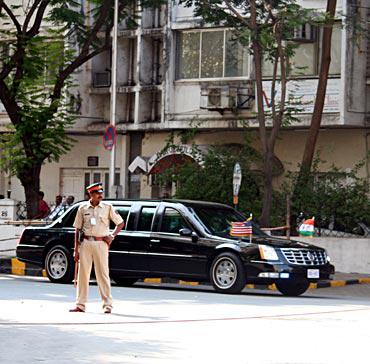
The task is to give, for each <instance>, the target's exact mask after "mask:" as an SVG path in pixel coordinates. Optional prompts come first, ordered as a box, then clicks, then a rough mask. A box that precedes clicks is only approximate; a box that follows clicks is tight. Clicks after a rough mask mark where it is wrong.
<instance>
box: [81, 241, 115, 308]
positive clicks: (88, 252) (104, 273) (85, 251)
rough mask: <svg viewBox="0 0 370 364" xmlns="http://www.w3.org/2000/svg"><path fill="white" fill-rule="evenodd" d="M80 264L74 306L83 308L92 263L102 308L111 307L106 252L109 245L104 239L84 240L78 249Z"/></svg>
mask: <svg viewBox="0 0 370 364" xmlns="http://www.w3.org/2000/svg"><path fill="white" fill-rule="evenodd" d="M79 253H80V266H79V270H78V278H77V301H76V306H77V307H79V308H81V309H82V310H85V305H86V302H87V298H88V294H89V281H90V275H91V268H92V264H93V263H94V268H95V277H96V280H97V283H98V287H99V293H100V296H101V298H102V300H103V308H106V307H109V308H112V295H111V288H110V278H109V267H108V254H109V247H108V244H107V243H105V242H104V241H92V240H86V239H85V240H84V241H83V242H82V243H81V246H80V249H79Z"/></svg>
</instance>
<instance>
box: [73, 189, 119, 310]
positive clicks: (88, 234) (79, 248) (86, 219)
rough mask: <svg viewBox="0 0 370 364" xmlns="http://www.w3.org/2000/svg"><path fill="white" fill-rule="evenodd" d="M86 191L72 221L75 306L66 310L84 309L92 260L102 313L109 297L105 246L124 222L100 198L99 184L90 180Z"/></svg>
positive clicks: (110, 299)
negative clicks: (85, 195)
mask: <svg viewBox="0 0 370 364" xmlns="http://www.w3.org/2000/svg"><path fill="white" fill-rule="evenodd" d="M86 190H87V192H88V193H89V195H90V200H89V201H87V202H85V203H83V204H81V206H80V207H79V209H78V211H77V215H76V218H75V221H74V224H73V226H74V227H75V228H76V234H75V251H74V260H75V264H78V262H79V270H78V278H77V300H76V307H75V308H73V309H71V310H70V312H85V304H86V302H87V297H88V292H89V280H90V273H91V266H92V264H93V263H94V268H95V276H96V280H97V283H98V287H99V292H100V296H101V298H102V300H103V310H104V313H111V312H112V296H111V288H110V278H109V268H108V253H109V246H110V244H111V243H112V241H113V239H114V238H115V236H116V235H117V234H118V233H119V232H120V231H121V229H122V228H123V227H124V225H125V223H124V221H123V219H122V217H121V216H120V215H119V214H118V213H117V212H116V211H115V210H114V209H113V207H112V205H110V204H108V203H106V202H103V201H102V200H103V187H102V184H101V183H94V184H92V185H90V186H88V187H87V188H86ZM110 220H112V221H113V222H114V223H115V225H116V227H115V229H114V231H113V233H112V234H110V232H109V222H110Z"/></svg>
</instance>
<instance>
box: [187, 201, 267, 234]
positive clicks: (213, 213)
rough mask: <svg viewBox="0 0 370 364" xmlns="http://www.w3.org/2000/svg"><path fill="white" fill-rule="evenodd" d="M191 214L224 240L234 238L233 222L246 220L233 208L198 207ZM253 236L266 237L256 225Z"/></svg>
mask: <svg viewBox="0 0 370 364" xmlns="http://www.w3.org/2000/svg"><path fill="white" fill-rule="evenodd" d="M191 212H192V213H193V214H194V215H195V217H196V218H197V220H198V221H200V222H201V223H202V224H203V225H204V226H205V227H206V228H207V229H208V230H209V232H210V233H211V234H212V235H216V236H220V237H222V238H232V237H231V236H230V230H231V223H232V222H236V221H245V220H246V218H245V217H244V216H243V215H241V214H240V213H239V212H237V211H235V210H233V209H231V208H230V209H227V208H219V207H202V206H197V207H194V208H193V209H192V210H191ZM253 235H257V236H266V234H265V233H264V232H262V231H261V230H260V229H259V228H258V227H257V226H256V225H255V224H253Z"/></svg>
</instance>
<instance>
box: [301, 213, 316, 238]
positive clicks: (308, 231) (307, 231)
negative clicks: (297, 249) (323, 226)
mask: <svg viewBox="0 0 370 364" xmlns="http://www.w3.org/2000/svg"><path fill="white" fill-rule="evenodd" d="M298 231H299V235H300V236H310V237H311V238H312V237H313V235H314V232H315V217H313V218H312V219H307V220H305V221H303V223H302V225H301V226H300V227H299V230H298Z"/></svg>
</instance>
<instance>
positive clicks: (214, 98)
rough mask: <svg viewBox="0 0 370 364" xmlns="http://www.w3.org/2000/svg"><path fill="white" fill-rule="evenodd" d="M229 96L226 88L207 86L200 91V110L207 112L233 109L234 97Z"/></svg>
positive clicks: (228, 88) (228, 89) (228, 90)
mask: <svg viewBox="0 0 370 364" xmlns="http://www.w3.org/2000/svg"><path fill="white" fill-rule="evenodd" d="M230 96H231V95H230V87H228V86H208V87H206V88H204V89H202V90H201V97H200V108H201V109H208V110H219V109H230V108H233V107H235V102H236V95H235V96H234V97H233V96H231V97H230Z"/></svg>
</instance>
